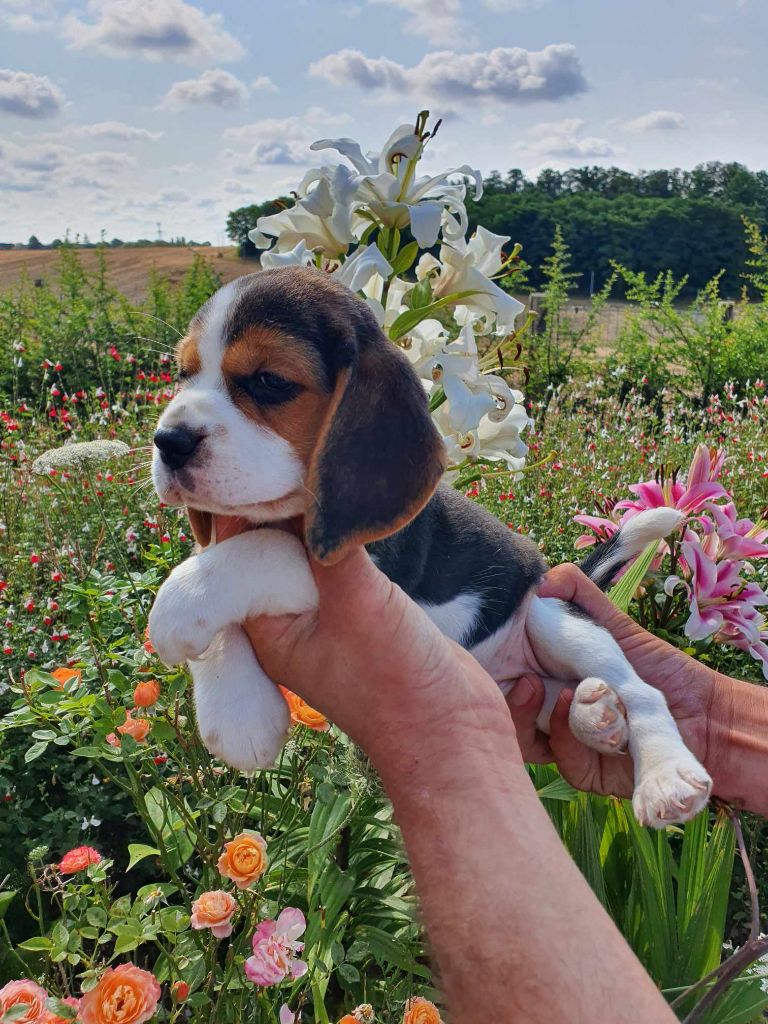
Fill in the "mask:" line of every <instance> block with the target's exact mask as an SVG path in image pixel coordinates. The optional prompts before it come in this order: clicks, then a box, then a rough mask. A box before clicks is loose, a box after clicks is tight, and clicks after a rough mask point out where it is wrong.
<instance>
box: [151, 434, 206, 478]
mask: <svg viewBox="0 0 768 1024" xmlns="http://www.w3.org/2000/svg"><path fill="white" fill-rule="evenodd" d="M202 439H203V438H202V436H201V435H200V434H193V433H192V431H191V430H187V428H186V427H172V428H171V429H170V430H158V431H157V432H156V433H155V437H154V441H155V444H156V445H157V448H158V451H159V452H160V458H161V459H162V460H163V462H164V463H165V464H166V466H168V467H169V468H170V469H181V467H182V466H185V465H186V464H187V463H188V462H189V460H190V459H191V458H192V456H193V455H194V453H195V449H196V448H197V446H198V445H199V444H200V442H201V441H202Z"/></svg>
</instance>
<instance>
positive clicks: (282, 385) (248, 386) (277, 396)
mask: <svg viewBox="0 0 768 1024" xmlns="http://www.w3.org/2000/svg"><path fill="white" fill-rule="evenodd" d="M238 383H239V385H240V387H241V388H242V389H243V390H244V391H246V392H247V393H248V394H249V395H250V397H251V398H252V399H253V400H254V401H255V402H258V403H259V404H260V405H281V404H282V403H283V402H290V401H291V399H293V398H295V397H296V396H297V395H298V394H299V392H300V391H302V390H303V388H302V385H301V384H297V383H296V382H295V381H292V380H286V379H285V377H281V376H279V374H277V373H270V371H269V370H260V371H259V372H258V373H254V374H253V376H251V377H247V378H246V379H245V380H241V381H238Z"/></svg>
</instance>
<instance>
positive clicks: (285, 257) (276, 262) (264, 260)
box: [260, 238, 315, 270]
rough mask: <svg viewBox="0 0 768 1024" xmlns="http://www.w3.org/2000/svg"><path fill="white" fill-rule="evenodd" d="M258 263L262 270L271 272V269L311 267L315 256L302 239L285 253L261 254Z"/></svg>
mask: <svg viewBox="0 0 768 1024" xmlns="http://www.w3.org/2000/svg"><path fill="white" fill-rule="evenodd" d="M260 262H261V268H262V270H271V269H272V268H273V267H311V266H313V265H314V262H315V255H314V253H313V252H312V250H311V249H308V248H307V243H306V242H305V241H304V239H303V238H302V240H301V241H300V242H299V243H298V245H296V246H294V248H293V249H289V250H288V251H287V252H276V251H275V250H274V249H269V250H267V251H266V252H263V253H262V254H261V260H260Z"/></svg>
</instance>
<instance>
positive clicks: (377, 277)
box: [363, 274, 415, 331]
mask: <svg viewBox="0 0 768 1024" xmlns="http://www.w3.org/2000/svg"><path fill="white" fill-rule="evenodd" d="M386 283H387V282H386V280H385V279H384V278H383V277H382V276H381V274H374V275H373V276H372V277H371V279H370V281H369V282H368V284H367V285H366V286H365V287H364V288H363V293H364V295H365V301H366V302H367V303H368V306H369V307H370V309H371V311H372V313H373V315H374V316H375V317H376V322H377V324H378V325H379V327H381V328H382V330H384V331H388V330H389V328H390V327H391V326H392V324H393V323H394V322H395V320H397V318H398V317H399V316H400V314H401V313H403V312H404V311H405V310H406V309H407V308H408V307H407V306H406V305H405V296H406V295H407V294H408V292H409V291H411V289H412V288H414V287H415V286H414V285H413V284H412V283H411V282H410V281H403V280H402V279H401V278H399V277H393V278H390V281H389V286H388V288H387V295H386V300H385V301H384V302H382V299H383V297H384V285H385V284H386Z"/></svg>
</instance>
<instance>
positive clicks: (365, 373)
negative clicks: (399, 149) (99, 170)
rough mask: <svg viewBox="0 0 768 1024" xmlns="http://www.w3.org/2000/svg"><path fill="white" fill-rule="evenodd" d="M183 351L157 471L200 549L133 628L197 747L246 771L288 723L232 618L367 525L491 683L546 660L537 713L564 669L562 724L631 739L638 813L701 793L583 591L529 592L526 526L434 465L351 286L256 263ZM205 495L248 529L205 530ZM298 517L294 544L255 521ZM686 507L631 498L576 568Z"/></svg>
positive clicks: (308, 592) (645, 819) (678, 805)
mask: <svg viewBox="0 0 768 1024" xmlns="http://www.w3.org/2000/svg"><path fill="white" fill-rule="evenodd" d="M177 356H178V370H179V378H180V387H179V391H178V393H177V395H176V396H175V397H174V398H173V400H172V401H171V402H170V403H169V405H168V406H167V407H166V409H165V411H164V412H163V414H162V416H161V417H160V421H159V424H158V429H157V432H156V434H155V436H154V444H155V447H154V454H153V465H152V475H153V480H154V484H155V487H156V489H157V492H158V494H159V496H160V498H161V499H162V500H163V501H164V502H166V503H169V504H176V505H180V504H184V505H186V506H187V508H188V510H189V515H190V519H191V522H192V528H193V531H194V534H195V537H196V539H197V541H198V544H199V548H200V550H199V553H197V554H195V555H193V556H192V557H190V558H188V559H187V560H186V561H185V562H183V563H182V564H181V565H179V566H178V567H177V568H175V569H174V570H173V572H171V574H170V576H169V577H168V579H167V580H166V581H165V583H164V584H163V586H162V587H161V588H160V591H159V592H158V595H157V598H156V600H155V603H154V606H153V608H152V611H151V613H150V618H149V629H150V636H151V638H152V642H153V644H154V646H155V649H156V650H157V652H158V654H159V656H160V657H161V659H162V660H163V661H164V662H165V663H166V664H168V665H175V664H179V663H181V662H187V663H188V664H189V668H190V671H191V674H192V678H193V683H194V695H195V704H196V713H197V720H198V726H199V729H200V734H201V737H202V739H203V742H204V743H205V744H206V746H207V747H208V749H209V750H210V751H211V752H212V753H213V754H215V755H217V756H219V757H221V758H222V759H223V760H225V761H227V762H228V763H230V764H232V765H233V766H235V767H237V768H240V769H241V770H243V771H252V770H254V769H256V768H257V767H264V766H268V765H270V764H272V763H273V761H274V759H275V758H276V756H277V754H278V753H279V751H280V749H281V747H282V745H283V743H284V741H285V737H286V734H287V730H288V726H289V719H288V711H287V707H286V704H285V701H284V700H283V698H282V696H281V695H280V692H279V691H278V689H277V687H276V686H275V685H273V683H272V681H271V680H269V679H268V678H267V677H266V675H265V674H264V672H263V671H262V670H261V668H260V666H259V664H258V662H257V660H256V657H255V655H254V653H253V650H252V648H251V646H250V644H249V642H248V640H247V638H246V635H245V632H244V631H243V629H242V628H241V626H240V624H241V623H242V622H244V620H245V619H246V618H248V617H250V616H254V615H264V614H267V615H270V614H274V615H279V614H284V613H300V612H306V611H310V610H311V609H312V608H314V607H315V606H316V603H317V592H316V589H315V585H314V581H313V577H312V573H311V572H310V569H309V563H308V558H314V559H317V560H318V561H320V562H324V563H332V562H334V561H336V560H338V559H341V558H343V557H344V554H345V552H347V551H348V550H349V549H350V548H351V547H353V546H354V545H360V544H364V545H366V547H367V550H368V552H369V553H370V555H371V557H372V558H373V559H374V561H375V562H376V564H377V565H378V567H379V568H380V569H381V571H382V572H384V573H386V575H387V576H389V577H390V578H391V579H392V580H393V581H394V582H395V583H397V584H398V585H399V586H400V587H402V588H403V590H405V592H406V593H407V594H409V595H410V597H411V598H412V599H413V600H414V601H415V602H416V603H417V604H418V605H420V606H421V607H422V608H423V609H424V610H425V612H426V613H427V614H428V615H429V617H430V618H431V619H432V621H433V622H434V623H435V624H436V625H437V626H438V627H439V628H440V629H441V630H442V632H443V633H445V634H446V635H447V636H449V637H451V638H452V639H453V640H455V641H457V642H458V643H460V644H462V645H463V646H464V647H466V648H467V649H468V650H470V651H471V652H472V654H473V655H474V656H475V657H476V658H477V659H478V661H479V662H480V663H481V664H482V665H483V666H484V667H485V668H486V669H487V671H488V672H489V673H490V674H491V675H492V676H493V677H494V678H495V679H496V680H498V681H499V683H500V685H502V686H503V687H505V688H506V689H509V688H510V687H511V685H513V684H512V683H511V682H510V681H511V680H514V679H515V678H517V677H518V676H520V675H522V674H523V673H524V672H527V671H533V672H536V673H538V674H539V675H541V676H542V677H544V679H545V684H546V688H547V700H546V702H545V707H544V709H543V710H542V715H541V717H540V725H541V726H542V727H543V728H546V726H547V722H548V719H549V714H550V712H551V709H552V707H553V706H554V703H555V701H556V699H557V695H558V693H559V692H560V690H561V689H562V688H563V686H566V685H567V686H575V698H574V701H573V705H572V708H571V719H570V723H571V728H572V729H573V731H574V732H575V733H576V735H577V736H579V738H580V739H582V740H583V741H584V742H586V743H587V744H588V745H589V746H591V747H594V748H595V749H596V750H600V751H602V752H604V753H614V754H619V753H622V752H623V751H624V750H626V749H628V750H629V752H630V754H631V755H632V759H633V762H634V768H635V789H634V797H633V802H634V809H635V814H636V815H637V818H638V820H639V821H640V822H641V823H645V824H648V825H653V826H656V827H663V826H665V825H667V824H669V823H670V822H673V821H687V820H688V819H689V818H692V817H693V816H694V815H695V814H697V813H698V812H699V811H700V810H701V809H702V808H703V807H704V806H705V804H706V802H707V799H708V797H709V794H710V790H711V779H710V777H709V775H708V774H707V772H706V771H705V769H704V768H703V767H702V766H701V764H699V762H698V761H697V759H696V758H695V757H694V756H693V754H692V753H691V752H690V751H689V750H688V748H687V747H686V746H685V744H684V742H683V740H682V738H681V736H680V733H679V732H678V729H677V726H676V725H675V721H674V719H673V717H672V715H671V714H670V712H669V709H668V708H667V705H666V702H665V700H664V697H663V695H662V694H661V693H660V691H659V690H657V689H655V688H654V687H652V686H650V685H648V684H647V683H645V682H643V680H642V679H640V678H639V677H638V675H637V674H636V673H635V671H634V670H633V668H632V666H631V665H630V664H629V662H628V661H627V659H626V658H625V657H624V655H623V654H622V652H621V649H620V648H619V646H618V645H617V644H616V642H615V641H614V640H613V638H612V637H611V636H610V634H609V633H608V632H607V631H606V630H604V629H603V628H602V627H600V626H598V625H597V624H596V623H594V622H593V621H592V620H591V619H590V618H589V617H588V616H586V615H585V614H584V613H583V612H581V611H580V610H579V609H577V608H575V607H573V606H570V605H568V604H567V603H564V602H562V601H558V600H553V599H543V598H540V597H538V596H537V594H536V588H537V584H538V583H539V581H540V579H541V576H542V574H543V572H544V571H545V569H546V565H545V564H544V561H543V559H542V556H541V554H540V553H539V551H538V548H537V547H536V546H535V544H533V543H532V542H531V541H530V540H529V539H527V538H525V537H521V536H519V535H518V534H517V533H515V532H513V531H511V530H509V529H508V528H507V527H506V526H504V525H502V524H501V523H499V522H498V521H497V520H496V519H495V518H494V517H493V516H492V515H491V514H490V513H489V512H487V511H486V510H484V509H482V508H481V507H479V506H478V505H476V504H474V503H473V502H471V501H469V500H468V499H466V498H465V497H463V496H462V495H460V494H458V493H457V492H456V491H454V490H453V489H452V488H450V487H449V486H446V485H445V484H441V483H440V480H441V477H442V475H443V470H444V464H445V455H444V447H443V444H442V441H441V439H440V436H439V435H438V433H437V431H436V429H435V427H434V424H433V422H432V419H431V417H430V415H429V410H428V405H427V400H426V397H425V393H424V390H423V387H422V384H421V382H420V381H419V379H418V378H417V376H416V374H415V373H414V372H413V370H412V368H411V366H410V364H409V363H408V361H407V359H406V358H405V356H404V355H403V354H402V353H401V352H400V351H399V350H398V349H397V348H396V346H395V345H393V344H392V343H391V342H390V341H389V340H388V339H387V338H386V337H385V336H384V334H383V333H382V332H381V330H380V329H379V327H378V325H377V323H376V321H375V319H374V317H373V314H372V313H371V311H370V310H369V308H368V306H367V305H366V304H365V303H364V302H363V301H362V300H360V299H359V298H357V297H356V296H355V295H354V294H353V293H352V292H351V291H349V290H348V289H347V288H346V287H345V286H344V285H341V284H339V283H337V282H335V281H334V280H333V278H332V277H330V276H328V275H326V274H323V273H321V272H320V271H318V270H315V269H313V268H299V267H283V268H277V269H273V270H265V271H262V272H260V273H256V274H250V275H247V276H245V277H241V278H239V279H237V280H235V281H233V282H231V283H230V284H228V285H226V286H225V287H224V288H222V289H220V290H219V291H218V292H217V293H216V294H215V295H214V296H213V297H212V298H211V299H209V301H208V302H206V303H205V305H204V306H203V307H202V309H200V311H199V312H198V313H197V315H196V316H195V317H194V318H193V320H192V322H191V323H190V325H189V330H188V333H187V334H186V336H185V337H184V338H183V340H182V341H181V343H180V344H179V347H178V353H177ZM216 514H221V515H227V516H240V517H243V518H244V519H246V520H248V521H249V522H250V523H252V524H253V526H254V528H253V529H250V530H248V531H247V532H245V533H241V534H239V535H238V536H235V537H231V538H229V539H227V540H224V541H222V542H220V543H216V542H215V537H214V536H213V535H212V523H213V516H214V515H216ZM296 517H300V518H301V520H302V521H303V536H304V543H303V544H302V542H301V541H300V540H299V538H298V537H296V536H295V535H293V534H292V533H289V532H286V531H285V530H282V529H275V528H270V524H279V523H281V522H282V521H284V520H288V519H292V520H295V519H296ZM681 518H682V516H681V514H680V513H679V512H677V511H675V510H674V509H656V510H652V511H649V512H643V513H641V514H639V515H637V516H635V517H634V518H633V519H632V520H631V521H630V522H629V523H628V524H627V526H625V527H624V528H623V529H622V530H621V531H620V532H619V533H617V534H616V535H615V536H614V537H613V538H612V539H611V540H609V541H608V542H606V543H604V544H602V545H600V546H598V547H596V548H595V549H594V550H593V552H592V553H591V554H590V556H589V557H588V558H587V559H586V561H585V562H584V563H583V565H582V568H583V570H584V571H585V572H586V573H587V575H589V576H590V577H591V578H592V579H594V580H595V581H596V582H597V583H598V584H601V585H606V584H607V583H608V582H610V580H611V579H612V578H613V576H614V575H615V573H616V571H617V570H618V569H619V568H620V567H621V566H622V565H624V564H625V563H626V562H627V560H628V559H630V558H631V557H632V556H633V555H635V554H637V553H638V552H639V551H641V550H642V549H643V548H644V547H645V545H646V544H648V543H649V542H651V541H652V540H656V539H661V538H662V537H664V536H667V535H668V534H669V533H670V532H671V531H672V530H673V529H674V528H675V527H676V526H677V524H678V523H679V522H680V520H681Z"/></svg>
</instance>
